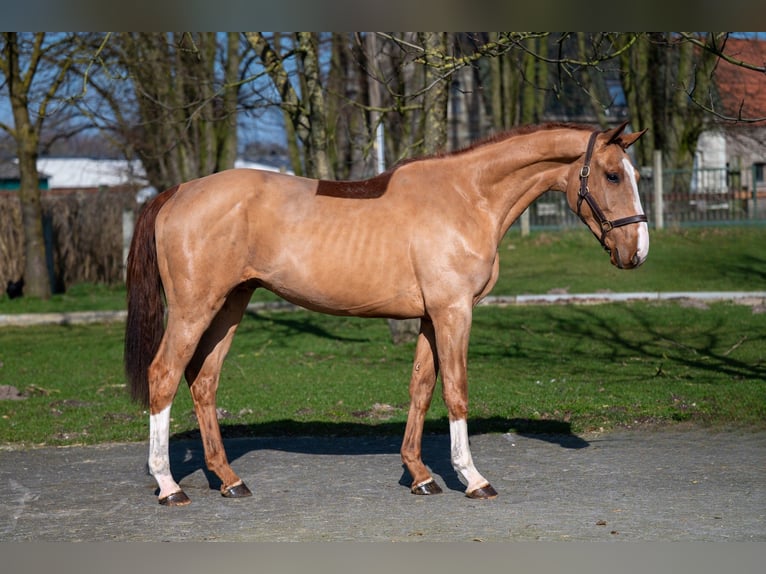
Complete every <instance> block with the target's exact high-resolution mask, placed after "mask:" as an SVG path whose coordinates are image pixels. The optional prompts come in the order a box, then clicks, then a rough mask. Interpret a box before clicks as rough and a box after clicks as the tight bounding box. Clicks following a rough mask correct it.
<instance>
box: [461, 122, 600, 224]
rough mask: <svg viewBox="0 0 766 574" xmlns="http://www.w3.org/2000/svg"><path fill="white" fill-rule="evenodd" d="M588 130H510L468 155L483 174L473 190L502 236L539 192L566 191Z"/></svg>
mask: <svg viewBox="0 0 766 574" xmlns="http://www.w3.org/2000/svg"><path fill="white" fill-rule="evenodd" d="M589 135H590V133H589V132H588V131H587V130H579V129H551V130H539V131H536V132H531V133H526V134H518V135H512V136H510V137H508V138H506V139H504V140H502V141H498V142H495V143H491V144H487V145H485V146H480V147H478V148H476V149H475V150H472V151H470V152H468V154H467V156H468V157H466V158H464V159H465V160H467V161H469V162H472V163H473V164H474V165H472V166H466V168H467V169H466V171H467V172H469V171H473V170H472V169H471V168H472V167H475V168H476V170H477V172H476V173H480V174H481V175H480V176H479V179H478V181H477V186H476V189H475V190H474V191H475V193H477V194H480V195H481V197H482V203H485V204H486V205H487V206H488V210H489V211H490V212H491V213H492V216H493V217H495V218H496V225H497V227H498V233H499V235H500V237H502V235H504V234H505V232H506V231H507V230H508V228H509V227H510V226H511V224H512V223H513V222H514V221H515V220H516V219H517V218H518V217H519V216H520V215H521V214H522V213H523V212H524V210H525V209H526V208H527V207H529V205H530V204H531V203H532V202H533V201H534V200H535V199H537V198H538V197H540V195H542V194H543V193H545V192H546V191H548V190H551V189H554V190H558V191H565V190H566V186H567V176H568V173H569V171H570V168H571V165H572V163H573V162H574V161H577V159H578V158H580V156H582V155H583V154H584V153H585V148H586V146H587V140H588V137H589Z"/></svg>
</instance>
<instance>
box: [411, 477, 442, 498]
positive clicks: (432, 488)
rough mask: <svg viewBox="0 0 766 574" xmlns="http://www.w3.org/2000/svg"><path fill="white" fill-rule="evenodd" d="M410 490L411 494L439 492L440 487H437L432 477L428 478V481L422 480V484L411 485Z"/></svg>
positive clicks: (440, 490)
mask: <svg viewBox="0 0 766 574" xmlns="http://www.w3.org/2000/svg"><path fill="white" fill-rule="evenodd" d="M410 491H411V492H412V494H424V495H425V494H441V492H442V489H441V488H440V487H439V485H438V484H436V481H434V479H431V480H429V481H428V482H424V483H423V484H418V485H416V486H413V487H412V488H411V489H410Z"/></svg>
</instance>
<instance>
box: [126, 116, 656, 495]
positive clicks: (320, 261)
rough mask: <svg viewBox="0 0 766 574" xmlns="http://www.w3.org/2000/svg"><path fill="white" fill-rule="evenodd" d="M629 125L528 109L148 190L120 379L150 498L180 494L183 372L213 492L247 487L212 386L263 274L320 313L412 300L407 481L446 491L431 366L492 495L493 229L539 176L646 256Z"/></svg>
mask: <svg viewBox="0 0 766 574" xmlns="http://www.w3.org/2000/svg"><path fill="white" fill-rule="evenodd" d="M624 129H625V124H623V125H621V126H619V127H617V128H615V129H612V130H609V131H605V132H601V131H593V130H592V128H588V127H584V126H576V125H569V124H548V125H544V126H533V127H524V128H520V129H517V130H514V131H510V132H508V133H505V134H503V135H500V136H495V137H492V138H490V139H488V140H485V141H483V142H480V143H477V144H475V145H473V146H471V147H469V148H467V149H465V150H461V151H458V152H454V153H450V154H445V155H438V156H434V157H426V158H423V159H420V160H415V161H410V162H407V163H404V164H402V165H399V166H397V167H395V168H394V169H392V170H390V171H388V172H386V173H384V174H381V175H379V176H377V177H373V178H372V179H368V180H365V181H355V182H339V181H317V180H313V179H306V178H303V177H296V176H291V175H285V174H279V173H273V172H264V171H258V170H248V169H232V170H228V171H223V172H220V173H216V174H213V175H210V176H207V177H203V178H200V179H196V180H193V181H189V182H186V183H182V184H180V185H177V186H175V187H173V188H171V189H168V190H167V191H165V192H163V193H161V194H160V195H158V196H157V197H156V198H154V199H153V200H152V201H151V202H150V203H149V204H147V206H146V207H145V208H144V209H143V211H142V212H141V215H140V217H139V218H138V221H137V222H136V227H135V234H134V237H133V241H132V245H131V248H130V255H129V259H128V276H127V286H128V319H127V326H126V338H125V365H126V372H127V375H128V378H129V381H130V388H131V392H132V395H133V397H134V398H135V399H136V400H138V401H141V402H143V403H144V404H146V405H148V407H149V414H150V416H149V429H150V432H149V471H150V472H151V474H152V475H153V476H154V478H155V479H156V481H157V484H158V486H159V502H160V504H166V505H183V504H188V503H189V498H188V497H187V496H186V494H185V493H184V492H183V490H182V489H181V488H180V487H179V485H178V484H177V483H176V482H175V480H174V479H173V476H172V474H171V471H170V459H169V452H168V450H169V449H168V442H169V432H170V428H169V427H170V407H171V403H172V402H173V398H174V396H175V394H176V391H177V389H178V385H179V381H180V379H181V376H182V375H185V377H186V380H187V382H188V384H189V387H190V389H191V394H192V397H193V400H194V408H195V412H196V414H197V418H198V421H199V427H200V432H201V436H202V442H203V445H204V451H205V462H206V464H207V467H208V468H209V469H210V471H212V472H213V473H215V474H216V475H217V476H218V477H219V478H220V480H221V482H222V486H221V492H222V494H223V495H224V496H227V497H241V496H249V495H250V490H249V489H248V488H247V486H245V484H244V483H243V482H242V480H241V479H240V478H239V476H237V474H236V473H235V472H234V471H233V470H232V468H231V466H229V463H228V460H227V457H226V453H225V451H224V446H223V442H222V440H221V433H220V429H219V426H218V421H217V418H216V390H217V388H218V381H219V376H220V372H221V366H222V364H223V361H224V357H225V356H226V353H227V352H228V350H229V346H230V345H231V341H232V338H233V337H234V332H235V331H236V329H237V325H238V324H239V322H240V320H241V319H242V316H243V313H244V311H245V308H246V306H247V304H248V302H249V301H250V297H251V295H252V294H253V291H254V290H255V289H256V288H258V287H263V288H266V289H269V290H270V291H273V292H274V293H276V294H277V295H280V296H281V297H283V298H284V299H286V300H288V301H291V302H293V303H295V304H297V305H300V306H302V307H305V308H307V309H311V310H314V311H320V312H323V313H330V314H335V315H354V316H360V317H389V318H400V319H401V318H420V321H421V325H420V334H419V336H418V340H417V344H416V348H415V358H414V362H413V368H412V377H411V380H410V387H409V392H410V407H409V413H408V416H407V425H406V428H405V431H404V439H403V442H402V447H401V455H402V461H403V462H404V464H405V466H406V467H407V469H408V470H409V472H410V474H411V476H412V479H413V481H412V486H411V491H412V492H413V493H415V494H434V493H437V492H440V491H441V489H440V487H439V486H438V485H437V483H436V482H435V481H434V479H433V477H432V476H431V473H430V472H429V470H428V469H427V468H426V467H425V465H424V464H423V461H422V460H421V439H422V435H423V422H424V418H425V415H426V411H427V410H428V407H429V405H430V402H431V397H432V395H433V392H434V387H435V384H436V379H437V375H438V374H439V373H441V379H442V385H443V397H444V401H445V403H446V406H447V409H448V413H449V430H450V444H451V457H452V464H453V466H454V468H455V470H456V472H457V474H458V476H459V477H460V479H461V480H462V481H463V482H464V484H465V485H466V495H467V496H469V497H472V498H493V497H494V496H496V495H497V493H496V492H495V490H494V489H493V488H492V486H491V485H490V483H489V482H488V481H487V479H485V478H484V477H483V476H482V475H481V473H479V471H478V470H477V469H476V466H475V465H474V462H473V459H472V456H471V451H470V448H469V444H468V430H467V423H466V420H467V415H468V390H467V389H468V381H467V378H466V362H467V352H468V338H469V332H470V329H471V320H472V311H473V307H474V306H475V305H476V304H477V303H478V302H479V301H480V300H481V299H482V298H483V297H484V296H486V295H487V294H488V293H489V292H490V290H491V289H492V287H493V286H494V285H495V281H496V280H497V275H498V265H499V263H498V252H497V250H498V244H499V243H500V240H501V239H502V237H503V235H504V234H505V233H506V231H507V230H508V228H509V227H510V225H511V224H512V223H513V222H514V221H515V220H516V218H518V217H519V216H520V215H521V213H522V212H523V211H524V210H525V209H526V208H527V207H528V206H529V205H530V204H531V203H532V202H533V201H534V200H535V199H536V198H537V197H539V196H540V195H541V194H542V193H543V192H545V191H547V190H550V189H553V190H559V191H563V192H565V193H566V196H567V201H568V204H569V206H570V208H571V209H572V210H573V211H575V213H577V214H578V215H579V216H580V217H581V218H582V220H583V221H584V222H585V224H586V225H587V226H588V227H589V228H590V230H591V231H592V232H593V233H594V234H595V235H596V237H597V238H598V239H599V241H600V242H601V244H602V245H603V247H604V248H605V249H606V250H607V251H608V252H609V254H610V257H611V262H612V264H614V265H616V266H617V267H619V268H621V269H630V268H633V267H637V266H639V265H641V263H643V261H644V259H645V258H646V256H647V253H648V249H649V233H648V226H647V223H646V216H645V215H644V214H643V211H642V208H641V204H640V201H639V196H638V189H637V180H638V173H637V171H636V169H635V168H634V167H633V165H632V164H631V162H630V160H629V159H628V156H627V154H626V153H625V150H626V149H627V148H628V146H630V145H631V144H633V143H634V142H635V141H636V140H637V139H638V138H639V137H640V136H641V135H642V134H643V133H644V132H643V131H642V132H637V133H625V132H624ZM644 131H645V130H644ZM163 292H164V297H165V304H163ZM165 311H166V312H167V315H166V317H165Z"/></svg>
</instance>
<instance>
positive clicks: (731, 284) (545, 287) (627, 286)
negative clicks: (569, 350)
mask: <svg viewBox="0 0 766 574" xmlns="http://www.w3.org/2000/svg"><path fill="white" fill-rule="evenodd" d="M650 243H651V244H650V248H649V257H648V258H647V260H646V262H645V263H644V264H643V265H642V266H641V267H639V268H638V269H633V270H630V271H625V270H620V269H617V268H615V267H614V266H612V265H611V264H610V263H609V257H608V255H607V253H606V252H605V251H603V250H602V249H601V247H600V246H599V244H598V242H597V241H596V239H595V238H594V237H593V236H592V235H591V234H590V233H589V232H588V231H587V230H579V229H578V230H572V231H566V232H536V233H532V234H530V236H528V237H521V235H520V234H519V233H510V234H508V235H507V236H506V238H505V239H504V240H503V242H502V244H501V245H500V250H499V252H500V278H499V279H498V282H497V285H496V287H495V289H494V291H493V293H494V294H496V295H518V294H525V293H529V294H541V293H547V292H548V291H550V290H552V289H566V290H567V291H568V292H569V293H595V292H598V291H614V292H618V293H620V292H623V293H624V292H631V291H762V290H764V289H766V253H764V244H766V228H764V227H756V226H752V227H709V228H708V227H704V228H703V227H700V228H690V229H680V230H662V231H652V232H651V234H650Z"/></svg>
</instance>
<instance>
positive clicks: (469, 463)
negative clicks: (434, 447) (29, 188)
mask: <svg viewBox="0 0 766 574" xmlns="http://www.w3.org/2000/svg"><path fill="white" fill-rule="evenodd" d="M449 434H450V447H451V450H452V466H453V467H454V469H455V472H457V473H458V476H459V477H460V478H461V480H463V482H465V483H466V484H467V485H468V487H467V488H466V492H473V491H474V490H476V489H477V488H480V487H482V486H487V485H488V484H489V482H488V481H487V479H486V478H484V477H483V476H482V475H481V474H479V471H478V470H476V467H475V466H474V464H473V457H472V456H471V447H470V446H469V444H468V424H467V423H466V421H465V419H459V420H454V421H450V423H449Z"/></svg>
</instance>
